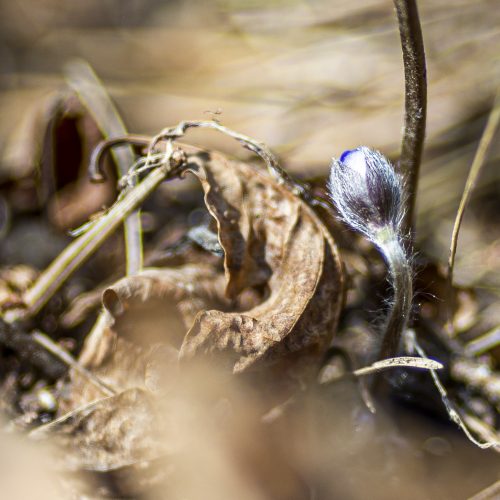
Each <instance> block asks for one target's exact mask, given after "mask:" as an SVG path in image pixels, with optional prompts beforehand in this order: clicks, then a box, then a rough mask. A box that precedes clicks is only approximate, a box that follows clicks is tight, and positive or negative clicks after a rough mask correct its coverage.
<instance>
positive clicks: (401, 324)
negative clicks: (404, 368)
mask: <svg viewBox="0 0 500 500" xmlns="http://www.w3.org/2000/svg"><path fill="white" fill-rule="evenodd" d="M378 246H379V249H380V250H381V251H382V253H383V255H384V257H385V259H386V261H387V265H388V267H389V280H390V282H391V285H392V288H393V301H392V304H391V309H390V312H389V315H388V317H387V321H386V325H385V328H384V330H385V334H384V338H383V340H382V345H381V347H380V353H379V356H378V359H385V358H392V357H394V356H396V354H397V351H398V347H399V344H400V341H401V337H402V335H403V332H404V331H405V329H406V326H407V324H408V319H409V317H410V313H411V304H412V298H413V283H412V280H413V275H412V268H411V264H410V261H409V259H408V257H407V256H406V252H405V249H404V248H403V245H402V243H401V242H400V240H399V239H398V238H396V237H391V238H389V239H387V240H385V241H383V242H381V243H380V244H379V245H378Z"/></svg>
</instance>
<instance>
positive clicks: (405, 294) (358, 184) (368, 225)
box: [328, 146, 413, 358]
mask: <svg viewBox="0 0 500 500" xmlns="http://www.w3.org/2000/svg"><path fill="white" fill-rule="evenodd" d="M328 192H329V194H330V197H331V200H332V202H333V204H334V205H335V207H336V208H337V211H338V213H339V215H340V217H341V218H342V220H343V221H344V222H345V223H346V224H348V225H349V226H350V227H351V228H353V229H354V230H356V231H359V232H360V233H362V234H363V235H364V236H366V237H367V238H368V239H369V240H370V241H371V242H372V243H374V244H375V245H376V246H377V248H378V249H379V250H380V252H381V253H382V255H383V256H384V259H385V260H386V262H387V265H388V268H389V280H390V282H391V285H392V288H393V292H394V299H393V301H392V303H391V307H390V310H389V311H388V315H387V319H386V324H385V335H384V338H383V340H382V344H381V348H380V353H379V358H386V357H392V356H394V355H395V354H396V352H397V350H398V348H399V344H400V340H401V337H402V334H403V332H404V331H405V329H406V324H407V321H408V318H409V315H410V311H411V301H412V294H413V291H412V290H413V289H412V267H411V261H410V259H409V258H408V256H407V253H406V250H405V248H404V245H403V239H404V235H402V234H401V227H402V224H401V223H402V220H403V214H404V206H403V202H404V197H403V186H402V183H401V180H400V178H399V176H398V175H397V174H396V172H395V171H394V168H393V167H392V165H391V164H390V163H389V161H387V160H386V159H385V157H384V156H383V155H382V154H380V153H379V152H378V151H373V150H371V149H369V148H367V147H365V146H361V147H359V148H356V149H353V150H349V151H346V152H345V153H343V154H342V156H341V157H340V160H336V159H334V160H333V162H332V166H331V171H330V180H329V183H328Z"/></svg>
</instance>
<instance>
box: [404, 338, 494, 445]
mask: <svg viewBox="0 0 500 500" xmlns="http://www.w3.org/2000/svg"><path fill="white" fill-rule="evenodd" d="M406 335H407V339H406V340H407V342H408V344H409V350H411V351H415V352H417V353H418V355H419V356H421V357H422V358H424V359H429V358H428V356H427V354H426V353H425V351H424V350H423V349H422V347H421V346H420V344H419V343H418V341H417V338H416V335H415V332H414V331H412V330H407V332H406ZM430 373H431V377H432V380H433V382H434V385H435V387H436V389H437V390H438V392H439V395H440V396H441V401H442V402H443V404H444V406H445V408H446V412H447V413H448V416H449V417H450V419H451V420H452V421H453V422H455V424H457V425H458V427H460V429H462V431H463V433H464V434H465V435H466V437H467V438H468V439H469V441H471V442H472V443H474V444H475V445H476V446H477V447H479V448H482V449H483V450H485V449H488V448H493V447H494V448H497V447H498V446H499V445H500V443H499V442H497V441H485V442H481V441H479V440H477V439H476V438H475V437H474V436H473V435H472V433H471V431H470V430H469V428H468V427H467V425H466V424H465V422H464V421H463V419H462V417H461V416H460V413H459V412H458V410H456V409H455V405H454V404H453V403H452V402H451V400H450V398H449V397H448V393H447V392H446V389H445V387H444V386H443V384H442V383H441V380H439V377H438V376H437V373H436V371H435V370H430Z"/></svg>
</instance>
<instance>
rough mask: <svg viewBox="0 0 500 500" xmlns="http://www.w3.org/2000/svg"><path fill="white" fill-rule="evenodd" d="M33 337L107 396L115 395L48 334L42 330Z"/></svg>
mask: <svg viewBox="0 0 500 500" xmlns="http://www.w3.org/2000/svg"><path fill="white" fill-rule="evenodd" d="M32 337H33V338H34V339H35V341H36V342H38V343H39V344H40V345H41V346H42V347H44V348H45V349H47V351H49V352H50V353H51V354H53V355H54V356H56V357H57V358H59V359H60V360H61V361H63V362H64V363H66V364H67V365H68V366H70V367H71V368H73V369H74V370H76V371H77V372H78V373H79V374H80V375H82V376H83V377H85V378H86V379H87V380H88V381H89V382H90V383H91V384H93V385H95V386H96V387H98V388H99V390H100V391H101V392H102V393H103V394H104V395H105V396H113V395H115V394H116V392H115V391H114V390H113V389H112V388H111V387H109V386H108V385H106V384H105V383H104V382H103V381H102V380H99V378H98V377H96V376H95V375H94V374H93V373H91V372H89V371H88V370H87V369H86V368H84V367H83V366H82V365H80V363H78V361H76V360H75V359H74V358H73V356H71V354H70V353H69V352H67V351H66V350H65V349H63V348H62V347H61V346H59V345H57V344H55V343H54V342H53V341H52V340H51V339H50V338H49V337H47V335H44V334H43V333H40V332H35V333H33V335H32Z"/></svg>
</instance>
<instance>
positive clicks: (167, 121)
mask: <svg viewBox="0 0 500 500" xmlns="http://www.w3.org/2000/svg"><path fill="white" fill-rule="evenodd" d="M0 4H1V12H2V16H1V20H0V152H1V153H0V169H1V177H2V179H4V180H5V179H9V180H12V179H21V178H23V177H25V176H26V175H29V172H30V169H33V165H32V163H33V162H32V161H30V160H29V159H27V158H28V156H29V155H28V153H27V151H31V150H32V149H33V147H34V146H33V142H34V135H35V133H36V127H35V125H34V119H33V116H34V114H36V112H37V111H36V110H40V109H41V108H43V106H45V105H46V103H47V99H48V98H49V96H51V95H53V94H55V93H57V92H58V91H59V92H60V91H61V89H62V88H64V77H63V71H64V66H65V64H66V63H67V62H69V61H71V60H73V59H74V58H83V59H85V60H87V61H88V62H89V63H90V64H91V65H92V66H93V67H94V69H95V71H96V72H97V74H98V75H99V76H100V77H101V78H102V79H103V81H104V84H105V86H106V88H107V89H108V90H109V91H110V93H111V95H112V97H113V98H114V100H115V102H116V103H117V105H118V107H119V109H120V111H121V113H122V114H123V117H124V120H125V122H126V124H127V127H128V129H129V130H130V131H132V132H136V133H148V134H154V133H156V132H158V131H159V130H160V129H162V128H164V127H166V126H170V125H173V124H175V123H176V122H178V121H180V120H184V119H200V118H201V119H202V118H205V119H210V118H212V117H215V118H217V119H219V120H221V121H222V123H223V124H225V125H227V126H229V127H231V128H233V129H235V130H238V131H239V132H242V133H245V134H248V135H250V136H252V137H255V138H257V139H259V140H261V141H263V142H265V143H267V144H268V145H270V146H271V147H272V148H273V149H274V150H275V151H276V152H277V153H278V154H279V155H280V156H281V158H282V159H283V161H284V164H285V166H286V167H287V168H288V169H289V170H290V171H291V172H293V173H294V174H295V175H297V176H299V177H302V178H306V179H307V178H317V177H318V176H323V175H325V174H326V172H327V168H328V164H329V161H330V158H331V157H332V156H335V155H336V156H338V155H340V154H341V153H342V151H344V150H345V149H348V148H352V147H355V146H357V145H360V144H365V145H369V146H371V147H374V148H378V149H380V150H381V151H383V152H384V153H385V154H386V155H388V156H390V157H391V158H395V157H396V156H397V153H398V150H399V144H400V137H401V129H402V124H403V69H402V58H401V50H400V44H399V35H398V32H397V26H396V20H395V12H394V10H393V6H392V2H390V1H389V0H385V1H382V0H360V1H356V2H352V1H347V0H308V1H306V0H266V1H264V0H212V1H201V0H176V1H174V0H171V1H160V0H99V1H96V0H87V1H85V2H69V1H63V0H37V1H33V0H16V1H12V0H1V2H0ZM419 8H420V16H421V21H422V29H423V33H424V40H425V46H426V51H427V65H428V81H429V99H428V102H429V109H428V127H427V144H426V148H425V155H424V165H423V171H422V178H421V182H420V197H419V201H418V206H419V226H418V227H419V233H418V234H419V238H420V241H421V243H422V244H423V246H424V247H425V250H426V252H428V253H429V254H430V255H431V256H432V257H435V258H437V259H438V260H439V261H441V262H445V260H446V254H447V248H448V246H449V238H450V234H451V225H452V219H453V216H454V214H455V211H456V208H457V207H458V201H459V197H460V195H461V193H462V190H463V186H464V183H465V179H466V175H467V171H468V168H469V166H470V164H471V161H472V157H473V154H474V151H475V149H476V146H477V142H478V140H479V138H480V135H481V132H482V129H483V127H484V124H485V122H486V119H487V115H488V113H489V111H490V109H491V106H492V102H493V98H494V94H495V90H496V88H497V86H498V83H499V55H500V32H499V26H500V22H499V21H500V9H499V8H498V2H497V1H496V0H478V1H475V2H470V1H467V0H463V1H460V0H456V1H452V2H450V1H447V0H422V1H420V2H419ZM190 140H192V142H195V143H196V142H198V143H200V144H203V145H205V146H209V147H216V148H219V149H223V150H224V151H226V152H229V153H232V154H234V155H238V156H241V155H242V154H243V155H244V154H245V153H244V152H243V153H242V151H241V148H240V147H239V146H238V145H235V144H233V143H231V142H228V141H227V140H226V139H224V138H221V136H219V135H217V134H215V133H210V132H203V134H198V133H196V134H193V135H192V139H191V137H190ZM35 142H36V141H35ZM496 143H498V141H496ZM499 154H500V147H499V146H498V144H496V145H495V146H494V147H493V150H492V151H491V153H490V155H489V160H488V164H487V165H486V166H485V168H484V171H483V174H482V175H481V179H480V182H479V185H478V187H477V188H476V190H475V192H474V202H473V204H472V207H471V209H470V210H468V212H467V214H466V221H465V222H466V223H465V225H464V228H463V230H462V234H461V239H460V248H459V258H458V263H457V270H456V273H457V274H456V277H457V280H458V282H459V283H462V284H467V285H475V286H484V287H488V288H494V289H496V290H497V289H498V287H499V286H500V273H493V272H492V271H493V270H495V268H496V269H498V267H499V265H498V264H499V262H500V229H499V227H498V224H497V223H496V221H497V219H498V216H497V214H498V212H499V209H500V207H499V201H498V198H499V197H498V194H499V189H500V168H499V164H498V160H499ZM29 158H31V157H29Z"/></svg>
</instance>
